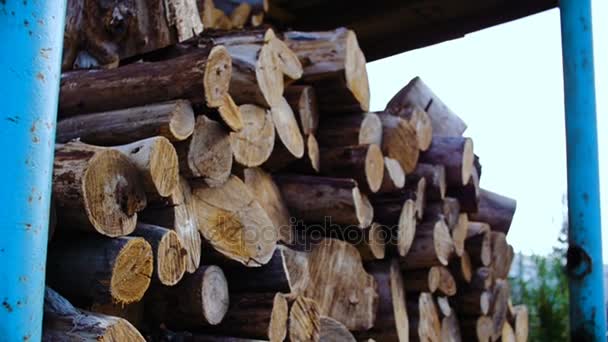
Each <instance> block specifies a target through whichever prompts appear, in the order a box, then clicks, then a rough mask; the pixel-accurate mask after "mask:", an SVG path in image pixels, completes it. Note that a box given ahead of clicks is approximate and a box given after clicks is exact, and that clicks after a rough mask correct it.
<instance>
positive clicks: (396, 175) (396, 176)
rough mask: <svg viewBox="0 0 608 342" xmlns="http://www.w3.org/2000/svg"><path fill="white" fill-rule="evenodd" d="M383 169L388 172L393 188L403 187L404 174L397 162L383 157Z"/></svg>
mask: <svg viewBox="0 0 608 342" xmlns="http://www.w3.org/2000/svg"><path fill="white" fill-rule="evenodd" d="M384 169H385V170H387V171H388V176H389V177H390V179H391V181H392V182H393V186H394V187H395V188H397V189H401V188H403V186H405V172H404V171H403V168H402V167H401V165H400V164H399V162H398V161H397V160H395V159H393V158H389V157H384Z"/></svg>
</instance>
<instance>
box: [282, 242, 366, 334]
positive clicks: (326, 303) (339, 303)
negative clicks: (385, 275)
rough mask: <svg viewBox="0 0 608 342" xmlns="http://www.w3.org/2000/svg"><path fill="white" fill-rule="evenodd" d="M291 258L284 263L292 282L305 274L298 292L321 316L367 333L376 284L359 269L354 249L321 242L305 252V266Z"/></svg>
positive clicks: (340, 243)
mask: <svg viewBox="0 0 608 342" xmlns="http://www.w3.org/2000/svg"><path fill="white" fill-rule="evenodd" d="M300 253H302V252H300ZM296 256H297V254H296ZM300 257H302V255H300ZM291 259H292V260H291V261H290V262H288V263H287V264H288V269H289V272H290V274H291V273H294V277H292V279H298V278H297V277H298V276H297V275H300V276H299V277H302V275H305V274H308V277H309V278H308V281H306V283H305V285H304V288H303V290H302V291H301V292H302V294H303V295H304V296H305V297H308V298H311V299H313V300H315V301H316V302H317V303H318V304H319V309H320V312H321V314H322V315H324V316H329V317H331V318H333V319H336V320H337V321H339V322H341V323H342V324H344V325H345V326H346V327H347V328H348V330H351V331H364V330H368V329H370V328H371V327H372V326H373V325H374V322H375V319H376V310H377V307H378V293H377V290H376V288H377V284H376V281H375V280H374V278H373V277H372V276H371V275H369V274H368V273H367V272H366V271H365V270H364V269H363V265H362V264H361V257H360V255H359V252H358V251H357V249H356V248H355V247H353V246H352V245H351V244H349V243H347V242H343V241H340V240H335V239H324V240H323V241H322V242H321V243H319V244H317V245H315V246H314V247H313V248H312V251H311V252H310V253H308V255H307V263H302V262H296V261H295V260H293V259H294V258H293V257H292V258H291ZM300 279H301V278H300ZM346 286H347V287H346Z"/></svg>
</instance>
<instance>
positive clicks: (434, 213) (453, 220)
mask: <svg viewBox="0 0 608 342" xmlns="http://www.w3.org/2000/svg"><path fill="white" fill-rule="evenodd" d="M410 179H411V178H410ZM408 180H409V179H408ZM428 187H429V183H428V182H427V183H426V189H427V190H428ZM426 194H428V191H427V192H426ZM465 216H466V214H465ZM459 217H460V204H459V203H458V200H457V199H455V198H451V197H446V198H445V199H443V200H438V201H432V202H430V201H429V202H427V203H426V207H425V209H424V219H428V220H432V219H439V218H442V219H444V221H445V223H446V225H447V226H448V228H449V229H450V230H453V229H454V228H455V227H456V225H457V224H458V220H459Z"/></svg>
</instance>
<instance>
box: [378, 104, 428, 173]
mask: <svg viewBox="0 0 608 342" xmlns="http://www.w3.org/2000/svg"><path fill="white" fill-rule="evenodd" d="M379 117H380V121H381V122H382V151H383V152H384V154H385V155H386V156H388V157H390V158H393V159H396V160H397V161H399V164H401V167H402V168H403V171H404V172H405V173H406V174H410V173H411V172H413V171H414V170H415V169H416V164H417V163H418V157H419V154H420V150H419V148H418V140H417V137H416V129H415V128H414V127H413V126H412V125H410V123H409V122H407V121H406V120H404V119H402V118H400V117H398V116H393V115H389V114H380V115H379ZM427 153H428V152H427Z"/></svg>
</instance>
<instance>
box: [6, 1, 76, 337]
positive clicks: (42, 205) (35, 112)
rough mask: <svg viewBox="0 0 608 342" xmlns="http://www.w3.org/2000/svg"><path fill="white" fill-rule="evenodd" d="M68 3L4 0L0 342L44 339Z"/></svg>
mask: <svg viewBox="0 0 608 342" xmlns="http://www.w3.org/2000/svg"><path fill="white" fill-rule="evenodd" d="M65 6H66V0H0V37H3V43H2V44H0V98H2V107H1V108H0V151H2V165H1V166H0V181H1V182H2V185H1V186H0V204H1V205H0V340H2V341H39V340H40V337H41V331H42V304H43V298H44V277H45V264H46V245H47V234H48V222H49V203H50V196H51V174H52V161H53V150H54V146H55V143H54V141H55V123H56V113H57V98H58V92H59V77H60V60H61V50H62V45H63V28H64V21H65Z"/></svg>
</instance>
